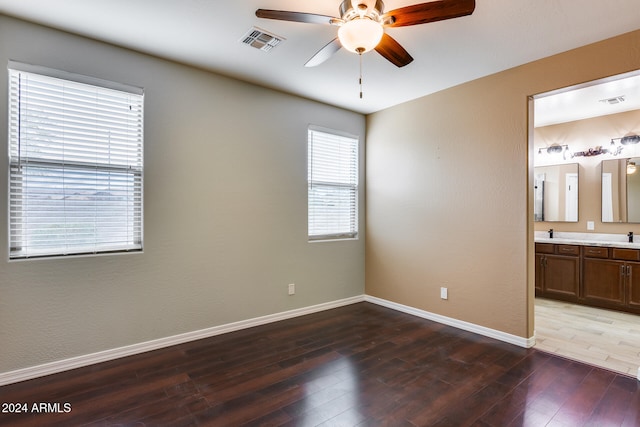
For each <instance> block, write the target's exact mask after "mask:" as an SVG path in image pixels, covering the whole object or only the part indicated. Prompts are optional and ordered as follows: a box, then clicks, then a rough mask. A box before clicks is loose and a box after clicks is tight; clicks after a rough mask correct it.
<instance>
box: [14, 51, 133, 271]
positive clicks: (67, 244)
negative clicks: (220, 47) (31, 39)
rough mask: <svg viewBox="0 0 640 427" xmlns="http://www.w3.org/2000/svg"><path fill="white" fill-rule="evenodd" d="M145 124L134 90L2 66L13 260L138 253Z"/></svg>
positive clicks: (25, 67) (34, 69) (37, 69)
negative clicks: (5, 88) (4, 72)
mask: <svg viewBox="0 0 640 427" xmlns="http://www.w3.org/2000/svg"><path fill="white" fill-rule="evenodd" d="M69 78H72V79H69ZM116 86H117V87H116ZM114 87H115V88H114ZM142 120H143V94H142V90H141V89H137V88H130V87H125V86H124V85H116V84H113V83H109V82H103V81H99V80H97V79H90V78H87V77H81V76H76V75H71V74H65V73H62V72H59V71H55V70H48V69H44V68H40V67H33V66H29V65H25V64H18V63H13V62H11V63H10V64H9V144H8V145H9V246H10V249H9V257H10V258H11V259H20V258H32V257H43V256H61V255H78V254H95V253H105V252H122V251H140V250H142V175H143V174H142V172H143V168H142V166H143V124H142Z"/></svg>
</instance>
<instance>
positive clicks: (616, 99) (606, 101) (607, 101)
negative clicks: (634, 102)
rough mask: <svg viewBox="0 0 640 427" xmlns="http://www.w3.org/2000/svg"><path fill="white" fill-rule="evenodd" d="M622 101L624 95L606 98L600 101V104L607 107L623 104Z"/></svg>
mask: <svg viewBox="0 0 640 427" xmlns="http://www.w3.org/2000/svg"><path fill="white" fill-rule="evenodd" d="M624 101H625V99H624V95H622V96H614V97H613V98H606V99H601V100H600V102H602V103H604V104H609V105H614V104H620V103H621V102H624Z"/></svg>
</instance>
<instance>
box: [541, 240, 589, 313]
mask: <svg viewBox="0 0 640 427" xmlns="http://www.w3.org/2000/svg"><path fill="white" fill-rule="evenodd" d="M579 255H580V247H579V246H576V245H555V244H549V243H537V244H536V295H539V296H543V297H548V298H554V299H561V300H564V301H571V302H577V301H578V290H579V284H580V256H579Z"/></svg>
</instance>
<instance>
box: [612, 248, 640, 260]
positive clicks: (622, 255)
mask: <svg viewBox="0 0 640 427" xmlns="http://www.w3.org/2000/svg"><path fill="white" fill-rule="evenodd" d="M612 251H613V256H612V258H615V259H623V260H627V261H640V251H638V250H636V249H621V248H613V249H612Z"/></svg>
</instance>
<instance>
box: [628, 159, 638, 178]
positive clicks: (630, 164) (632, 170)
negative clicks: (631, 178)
mask: <svg viewBox="0 0 640 427" xmlns="http://www.w3.org/2000/svg"><path fill="white" fill-rule="evenodd" d="M637 169H638V168H637V167H636V162H630V161H627V175H631V174H634V173H636V170H637Z"/></svg>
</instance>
